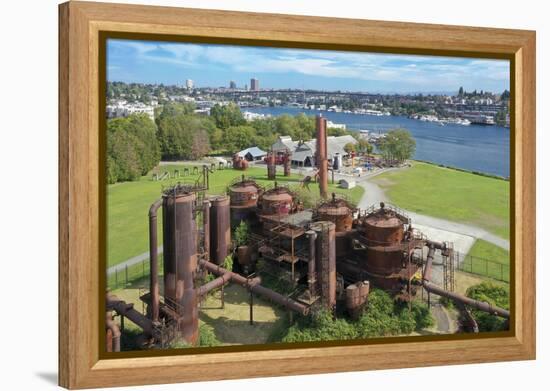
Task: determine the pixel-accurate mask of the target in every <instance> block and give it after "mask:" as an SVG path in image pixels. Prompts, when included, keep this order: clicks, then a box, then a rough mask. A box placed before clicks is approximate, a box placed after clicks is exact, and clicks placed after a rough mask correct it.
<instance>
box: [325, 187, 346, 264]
mask: <svg viewBox="0 0 550 391" xmlns="http://www.w3.org/2000/svg"><path fill="white" fill-rule="evenodd" d="M353 211H354V209H353V207H352V206H351V205H350V204H349V203H348V202H347V201H345V200H343V199H339V198H336V195H335V194H334V193H332V199H331V200H330V201H326V202H324V203H322V204H321V205H320V206H319V207H318V208H317V211H316V219H317V220H320V221H331V222H333V223H334V225H335V226H336V258H338V259H341V258H343V257H346V256H347V254H348V253H349V252H350V251H351V248H352V246H351V242H350V241H351V237H352V224H353Z"/></svg>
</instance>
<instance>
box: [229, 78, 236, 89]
mask: <svg viewBox="0 0 550 391" xmlns="http://www.w3.org/2000/svg"><path fill="white" fill-rule="evenodd" d="M229 88H231V89H232V90H234V89H236V88H237V83H235V82H234V81H233V80H231V81H230V82H229Z"/></svg>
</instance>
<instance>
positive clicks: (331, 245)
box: [311, 221, 336, 311]
mask: <svg viewBox="0 0 550 391" xmlns="http://www.w3.org/2000/svg"><path fill="white" fill-rule="evenodd" d="M311 230H312V231H314V232H315V233H316V234H317V240H316V242H317V245H316V247H317V248H316V249H315V255H316V269H317V284H318V291H319V292H320V295H321V303H322V304H323V305H324V306H325V307H326V308H327V309H328V310H329V311H333V310H334V309H335V307H336V226H335V225H334V223H331V222H330V221H318V222H315V223H313V224H311Z"/></svg>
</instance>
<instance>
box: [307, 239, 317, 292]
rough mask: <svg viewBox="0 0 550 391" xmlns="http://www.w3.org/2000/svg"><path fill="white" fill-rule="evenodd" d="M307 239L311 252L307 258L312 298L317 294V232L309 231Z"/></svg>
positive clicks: (309, 287) (308, 279)
mask: <svg viewBox="0 0 550 391" xmlns="http://www.w3.org/2000/svg"><path fill="white" fill-rule="evenodd" d="M306 236H307V239H308V241H309V252H308V258H307V283H308V289H309V294H310V296H311V297H313V295H314V294H315V279H316V277H315V239H317V234H316V233H315V231H312V230H309V231H307V232H306Z"/></svg>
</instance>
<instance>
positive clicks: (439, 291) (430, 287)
mask: <svg viewBox="0 0 550 391" xmlns="http://www.w3.org/2000/svg"><path fill="white" fill-rule="evenodd" d="M434 253H435V247H434V245H433V243H432V246H431V247H430V250H429V251H428V256H427V259H426V266H425V268H424V277H423V280H422V285H423V286H424V288H425V289H426V290H427V291H428V292H431V293H434V294H436V295H438V296H443V297H446V298H448V299H451V300H454V301H458V302H459V303H462V304H465V305H467V306H470V307H474V308H477V309H478V310H480V311H484V312H487V313H489V314H492V315H496V316H500V317H502V318H506V319H509V318H510V311H508V310H505V309H503V308H499V307H495V306H492V305H491V304H489V303H487V302H485V301H479V300H474V299H472V298H470V297H467V296H464V295H461V294H460V293H456V292H449V291H446V290H445V289H443V288H441V287H439V286H437V285H435V284H433V283H432V282H430V278H431V275H432V270H431V269H432V264H433V257H434Z"/></svg>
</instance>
